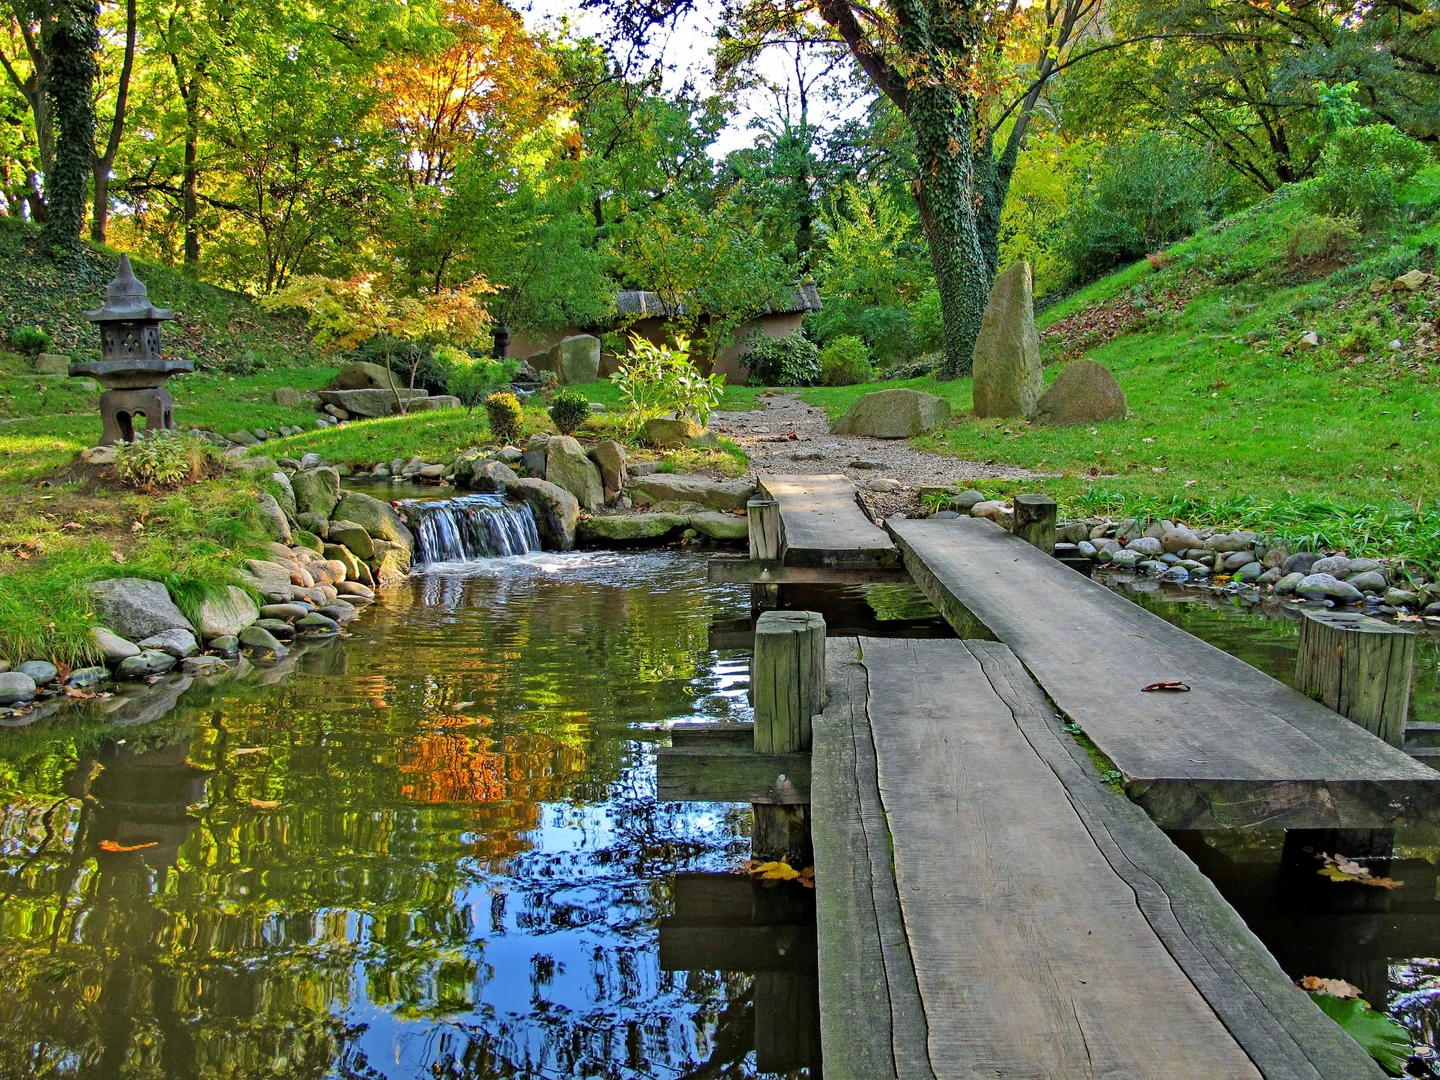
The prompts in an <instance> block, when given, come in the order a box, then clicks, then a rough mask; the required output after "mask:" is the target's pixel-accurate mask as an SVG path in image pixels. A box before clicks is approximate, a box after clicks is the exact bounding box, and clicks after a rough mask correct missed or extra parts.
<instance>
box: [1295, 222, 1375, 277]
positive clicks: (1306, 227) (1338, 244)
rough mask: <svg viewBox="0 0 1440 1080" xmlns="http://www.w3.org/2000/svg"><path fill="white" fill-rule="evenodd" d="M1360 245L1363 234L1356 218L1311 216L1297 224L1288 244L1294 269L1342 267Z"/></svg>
mask: <svg viewBox="0 0 1440 1080" xmlns="http://www.w3.org/2000/svg"><path fill="white" fill-rule="evenodd" d="M1358 243H1360V230H1359V228H1357V227H1356V225H1355V221H1354V220H1353V219H1352V218H1346V217H1331V216H1330V215H1329V214H1319V215H1310V216H1307V217H1305V218H1302V219H1301V220H1300V221H1299V222H1298V223H1296V225H1295V227H1294V229H1293V230H1292V231H1291V233H1290V238H1289V240H1288V241H1286V244H1285V254H1286V255H1287V256H1289V259H1290V262H1291V264H1292V265H1299V266H1307V267H1308V266H1323V265H1326V264H1333V263H1341V262H1344V261H1345V257H1346V256H1347V255H1349V254H1350V253H1351V252H1352V251H1354V250H1355V245H1356V244H1358Z"/></svg>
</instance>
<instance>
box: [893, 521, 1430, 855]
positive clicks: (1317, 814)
mask: <svg viewBox="0 0 1440 1080" xmlns="http://www.w3.org/2000/svg"><path fill="white" fill-rule="evenodd" d="M890 529H891V531H892V532H893V534H894V535H895V537H896V539H897V541H898V542H899V544H900V546H901V549H902V550H903V551H904V553H905V560H906V565H907V566H908V567H909V568H910V571H911V574H912V575H913V576H914V578H915V579H916V581H917V583H918V584H919V585H920V586H921V588H922V589H923V590H924V591H925V593H926V594H927V595H928V596H929V597H930V599H931V601H932V602H933V603H934V604H935V605H936V607H938V608H939V609H940V610H941V612H942V613H944V614H945V616H946V617H947V618H948V619H950V620H951V622H952V623H956V624H957V625H960V623H959V622H958V620H962V619H964V618H966V617H968V616H970V615H973V616H975V617H978V618H979V619H980V620H981V621H982V622H983V623H984V624H985V625H986V626H987V627H989V629H990V630H991V631H993V632H994V634H995V635H996V637H998V638H999V639H1000V640H1001V641H1002V642H1004V643H1006V644H1007V645H1009V646H1010V647H1011V649H1012V650H1014V652H1015V654H1016V655H1017V656H1019V658H1020V659H1021V661H1023V662H1024V664H1025V665H1026V667H1027V668H1029V670H1030V672H1031V673H1032V674H1033V675H1034V676H1035V678H1036V679H1037V680H1038V681H1039V683H1040V685H1041V686H1042V687H1043V688H1044V690H1045V692H1046V693H1047V694H1048V695H1049V696H1050V698H1051V699H1052V700H1054V701H1055V703H1056V704H1057V705H1058V706H1059V707H1060V709H1061V710H1062V711H1063V712H1064V713H1065V714H1066V715H1067V716H1068V717H1069V718H1070V719H1072V720H1073V721H1075V722H1076V723H1078V724H1079V725H1080V726H1081V727H1082V728H1083V729H1084V731H1085V733H1086V735H1088V736H1089V737H1090V739H1091V740H1093V741H1094V743H1095V745H1096V746H1097V747H1098V748H1099V749H1100V750H1101V752H1102V753H1104V754H1105V755H1106V756H1108V757H1109V758H1110V760H1111V761H1113V762H1114V763H1115V766H1116V768H1117V769H1119V770H1120V771H1121V772H1122V773H1123V774H1124V777H1125V786H1126V791H1127V793H1128V794H1129V795H1130V796H1131V798H1133V799H1135V800H1136V801H1137V802H1138V803H1140V805H1142V806H1144V807H1145V809H1146V810H1147V811H1148V812H1149V814H1150V816H1151V817H1152V818H1153V819H1154V820H1155V821H1157V822H1158V823H1159V824H1161V825H1162V826H1164V827H1165V828H1176V829H1207V828H1209V829H1213V828H1230V827H1236V826H1247V825H1256V826H1262V827H1268V828H1339V827H1349V828H1385V827H1390V826H1395V825H1401V824H1407V823H1419V822H1426V821H1434V820H1436V819H1437V818H1440V773H1436V772H1434V771H1433V770H1431V769H1429V768H1427V767H1426V766H1424V765H1422V764H1420V763H1419V762H1416V761H1414V760H1412V759H1411V758H1409V757H1408V756H1406V755H1405V754H1403V753H1402V752H1400V751H1399V750H1396V749H1394V748H1393V747H1390V746H1387V745H1385V744H1384V743H1383V742H1381V741H1380V740H1378V739H1376V738H1374V737H1373V736H1370V735H1369V734H1367V733H1366V732H1364V731H1362V730H1361V729H1359V728H1358V727H1356V726H1355V725H1353V724H1351V723H1349V722H1347V721H1345V720H1343V719H1341V718H1340V717H1339V716H1337V715H1336V714H1335V713H1333V712H1331V711H1330V710H1329V709H1326V708H1324V707H1323V706H1321V705H1318V704H1317V703H1315V702H1313V701H1311V700H1310V699H1309V698H1307V697H1305V696H1304V695H1303V694H1299V693H1296V692H1295V691H1294V690H1291V689H1290V688H1289V687H1287V686H1285V685H1284V684H1282V683H1280V682H1277V681H1276V680H1274V679H1272V678H1270V677H1269V676H1267V675H1264V674H1263V673H1261V672H1259V671H1257V670H1256V669H1255V668H1252V667H1251V666H1250V665H1249V664H1246V663H1245V662H1244V661H1242V660H1237V659H1235V658H1234V657H1232V656H1230V655H1229V654H1227V653H1224V652H1222V651H1220V650H1219V649H1216V648H1214V647H1212V646H1210V645H1207V644H1205V643H1204V642H1202V641H1200V640H1199V639H1198V638H1195V637H1192V636H1191V635H1190V634H1187V633H1186V632H1185V631H1183V630H1181V629H1179V628H1178V627H1175V626H1172V625H1171V624H1170V623H1168V622H1166V621H1165V620H1163V619H1161V618H1159V617H1158V616H1155V615H1152V614H1151V613H1150V612H1148V611H1146V610H1145V609H1144V608H1142V607H1140V606H1139V605H1137V604H1132V603H1130V602H1129V601H1128V600H1125V599H1124V598H1123V597H1120V596H1117V595H1115V594H1114V593H1112V592H1111V591H1110V590H1109V589H1106V588H1105V587H1104V586H1102V585H1100V584H1099V583H1097V582H1091V581H1087V580H1086V579H1085V578H1082V577H1081V576H1080V575H1078V574H1073V573H1070V572H1069V571H1068V570H1067V569H1066V568H1065V567H1063V566H1062V565H1060V564H1059V563H1058V562H1057V561H1056V560H1054V559H1051V558H1048V557H1046V556H1045V555H1043V554H1041V553H1040V552H1039V551H1037V550H1036V549H1035V548H1033V547H1031V546H1030V545H1029V544H1026V543H1024V542H1023V541H1022V540H1020V539H1018V538H1017V537H1014V536H1012V535H1010V534H1009V533H1008V532H1006V531H1004V530H1003V529H1000V528H999V527H998V526H995V525H994V524H992V523H990V522H987V521H982V520H979V519H974V518H961V519H957V520H947V521H938V520H925V521H918V520H902V521H893V522H891V523H890ZM1171 679H1180V680H1183V681H1184V682H1186V683H1187V684H1189V686H1190V687H1191V691H1190V692H1189V693H1182V694H1164V693H1144V692H1142V689H1141V688H1142V687H1144V686H1145V685H1147V684H1149V683H1153V682H1159V681H1163V680H1171Z"/></svg>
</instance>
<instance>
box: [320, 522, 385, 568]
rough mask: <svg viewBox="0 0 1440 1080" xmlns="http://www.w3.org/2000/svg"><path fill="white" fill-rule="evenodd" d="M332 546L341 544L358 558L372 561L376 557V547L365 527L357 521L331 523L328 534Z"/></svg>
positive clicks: (327, 537)
mask: <svg viewBox="0 0 1440 1080" xmlns="http://www.w3.org/2000/svg"><path fill="white" fill-rule="evenodd" d="M325 538H326V539H327V540H329V541H330V542H331V543H332V544H340V545H342V546H343V547H346V548H349V549H350V550H351V551H353V552H354V553H355V556H356V558H360V559H365V560H367V561H368V560H370V559H373V558H374V557H375V545H374V542H373V541H372V540H371V539H370V534H369V533H368V532H367V531H366V530H365V526H363V525H361V524H360V523H359V522H357V521H345V520H343V519H342V520H338V521H332V522H330V528H329V530H328V532H327V533H326V537H325Z"/></svg>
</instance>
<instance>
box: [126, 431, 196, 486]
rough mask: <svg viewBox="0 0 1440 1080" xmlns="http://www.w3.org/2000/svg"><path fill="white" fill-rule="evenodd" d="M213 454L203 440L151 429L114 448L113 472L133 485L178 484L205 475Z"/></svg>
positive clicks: (173, 432) (174, 432) (175, 432)
mask: <svg viewBox="0 0 1440 1080" xmlns="http://www.w3.org/2000/svg"><path fill="white" fill-rule="evenodd" d="M214 455H215V449H214V447H212V446H211V445H210V444H209V443H207V442H205V441H204V440H203V439H197V438H195V437H194V436H192V435H186V434H182V433H180V432H178V431H163V430H162V431H152V432H148V433H147V434H144V435H139V436H137V437H136V438H135V441H134V442H128V443H127V442H122V443H120V444H119V445H118V446H117V447H116V450H115V472H116V474H117V475H118V476H119V477H120V479H121V480H123V481H125V482H126V483H127V484H129V485H131V486H132V487H137V488H146V489H151V488H166V487H179V486H180V484H182V483H184V482H185V481H186V480H199V479H200V478H201V477H202V476H204V475H205V469H206V466H207V465H208V464H209V462H210V460H211V459H212V458H213V457H214Z"/></svg>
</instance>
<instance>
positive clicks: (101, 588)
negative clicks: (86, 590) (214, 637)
mask: <svg viewBox="0 0 1440 1080" xmlns="http://www.w3.org/2000/svg"><path fill="white" fill-rule="evenodd" d="M90 601H91V603H92V604H94V605H95V614H96V615H97V616H99V620H100V622H101V623H103V624H104V625H105V626H106V627H108V628H109V629H110V630H112V631H113V632H114V633H116V634H119V635H120V636H121V637H122V638H127V639H128V640H130V641H139V640H140V639H141V638H148V637H150V636H151V635H152V634H158V633H160V632H162V631H164V630H189V631H190V632H191V633H192V634H193V633H194V632H195V627H194V626H192V625H191V624H190V620H189V619H187V618H186V617H185V616H184V615H182V614H181V613H180V609H179V608H178V607H176V606H175V601H173V600H171V599H170V593H169V592H168V591H167V590H166V588H165V586H164V585H162V584H160V582H158V581H150V580H149V579H148V578H108V579H106V580H105V581H97V582H96V583H95V584H94V585H92V586H90Z"/></svg>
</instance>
